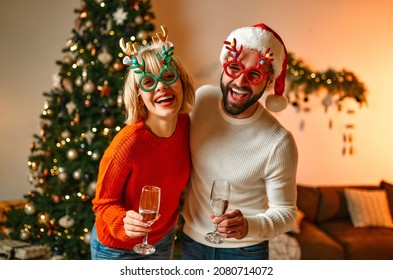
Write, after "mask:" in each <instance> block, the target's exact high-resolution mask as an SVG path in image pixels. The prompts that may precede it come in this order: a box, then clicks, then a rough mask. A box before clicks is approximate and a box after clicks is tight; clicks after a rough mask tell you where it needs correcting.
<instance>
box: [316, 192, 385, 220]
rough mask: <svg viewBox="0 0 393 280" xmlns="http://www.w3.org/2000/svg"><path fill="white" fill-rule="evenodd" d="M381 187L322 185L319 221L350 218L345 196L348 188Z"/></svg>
mask: <svg viewBox="0 0 393 280" xmlns="http://www.w3.org/2000/svg"><path fill="white" fill-rule="evenodd" d="M349 187H350V188H359V189H379V188H378V187H376V186H366V185H365V186H340V187H339V186H326V187H320V188H319V192H320V204H319V208H318V215H317V222H318V223H324V222H326V221H329V220H332V219H350V217H349V212H348V207H347V202H346V199H345V196H344V189H346V188H349Z"/></svg>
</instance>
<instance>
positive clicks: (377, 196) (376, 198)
mask: <svg viewBox="0 0 393 280" xmlns="http://www.w3.org/2000/svg"><path fill="white" fill-rule="evenodd" d="M344 195H345V198H346V200H347V204H348V211H349V215H350V217H351V221H352V224H353V226H354V227H357V228H358V227H370V226H377V227H390V228H393V221H392V215H391V214H390V208H389V204H388V198H387V195H386V190H384V189H378V190H360V189H351V188H347V189H345V190H344Z"/></svg>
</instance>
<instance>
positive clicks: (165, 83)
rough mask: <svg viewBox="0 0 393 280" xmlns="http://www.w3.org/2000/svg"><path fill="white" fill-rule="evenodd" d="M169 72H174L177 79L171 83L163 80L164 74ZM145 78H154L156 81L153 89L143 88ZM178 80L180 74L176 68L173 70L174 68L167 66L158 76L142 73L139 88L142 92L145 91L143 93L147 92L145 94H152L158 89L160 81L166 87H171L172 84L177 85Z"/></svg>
mask: <svg viewBox="0 0 393 280" xmlns="http://www.w3.org/2000/svg"><path fill="white" fill-rule="evenodd" d="M167 70H171V71H173V73H174V74H175V77H174V78H173V80H171V81H165V80H164V79H163V78H162V74H163V73H164V72H165V71H167ZM145 77H150V78H152V79H153V80H154V86H152V87H151V88H145V87H144V86H143V84H142V80H143V79H144V78H145ZM178 78H179V75H178V73H177V70H176V69H175V68H173V67H172V66H168V65H165V66H164V67H163V68H162V69H161V70H160V73H159V74H158V76H155V75H153V74H152V73H146V72H143V73H142V76H141V77H140V78H139V81H138V85H139V88H140V89H141V90H143V91H145V92H152V91H154V90H155V89H156V88H157V84H158V81H160V82H161V83H163V84H164V85H167V86H169V85H172V84H174V83H176V81H177V79H178Z"/></svg>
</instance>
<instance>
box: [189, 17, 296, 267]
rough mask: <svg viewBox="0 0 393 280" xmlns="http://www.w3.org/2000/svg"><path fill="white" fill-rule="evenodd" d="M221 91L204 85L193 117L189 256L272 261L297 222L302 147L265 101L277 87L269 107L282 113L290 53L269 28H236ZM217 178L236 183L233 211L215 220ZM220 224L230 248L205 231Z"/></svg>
mask: <svg viewBox="0 0 393 280" xmlns="http://www.w3.org/2000/svg"><path fill="white" fill-rule="evenodd" d="M220 61H221V64H222V67H223V71H222V74H221V80H220V85H221V90H220V88H218V87H214V86H202V87H201V88H199V89H198V90H197V92H196V106H195V108H194V109H193V112H192V114H191V133H190V147H191V157H192V165H193V166H192V171H191V178H190V184H191V186H190V189H189V191H188V193H187V194H186V197H185V203H184V210H183V215H184V219H185V224H184V239H183V258H184V259H246V260H253V259H268V257H269V252H268V240H269V239H272V238H273V237H275V236H277V235H278V234H281V233H284V232H287V231H289V230H290V229H291V228H292V227H293V225H294V222H295V219H296V170H297V162H298V153H297V147H296V143H295V141H294V138H293V136H292V134H291V133H290V132H288V131H287V130H286V129H285V128H284V127H283V126H282V125H281V124H280V123H279V122H278V121H277V120H276V119H275V118H274V117H273V116H272V114H270V113H269V112H268V111H267V110H266V109H265V108H264V107H263V106H262V104H261V103H260V102H259V99H260V98H261V97H262V95H263V94H264V92H265V89H266V88H268V87H269V86H270V85H273V84H274V95H269V96H268V97H267V99H266V103H265V104H266V108H267V109H268V110H270V111H280V110H283V109H284V108H285V106H286V99H285V97H284V96H283V94H284V85H285V72H286V66H287V52H286V49H285V46H284V43H283V42H282V40H281V38H280V37H279V36H278V35H277V34H276V33H275V32H274V31H273V30H272V29H271V28H269V27H268V26H266V25H264V24H258V25H254V26H252V27H243V28H239V29H236V30H234V31H233V32H232V33H231V34H230V35H229V37H228V38H227V40H226V41H225V42H224V46H223V48H222V51H221V55H220ZM215 179H227V180H229V181H230V183H231V196H230V199H229V207H228V210H227V212H226V213H225V214H224V215H223V216H220V217H216V216H214V214H212V213H211V212H212V210H211V208H210V190H211V186H212V182H213V181H214V180H215ZM214 224H218V232H219V235H220V236H222V237H224V238H225V241H224V242H223V243H220V242H216V243H210V242H209V241H208V240H207V239H205V234H206V233H208V232H210V231H212V230H213V227H214Z"/></svg>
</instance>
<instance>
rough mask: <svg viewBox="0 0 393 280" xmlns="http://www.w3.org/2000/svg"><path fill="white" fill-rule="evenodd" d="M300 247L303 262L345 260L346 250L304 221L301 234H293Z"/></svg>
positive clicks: (313, 225)
mask: <svg viewBox="0 0 393 280" xmlns="http://www.w3.org/2000/svg"><path fill="white" fill-rule="evenodd" d="M291 235H292V236H293V237H295V238H296V239H297V241H298V242H299V245H300V259H302V260H341V259H345V251H344V248H343V247H342V246H341V245H340V244H339V243H337V242H336V241H335V240H333V239H332V238H331V237H330V236H329V235H327V234H326V233H325V232H323V231H322V230H321V229H320V228H318V227H317V226H316V225H315V224H314V223H312V222H310V221H307V220H303V222H302V224H301V228H300V233H299V234H291Z"/></svg>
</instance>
